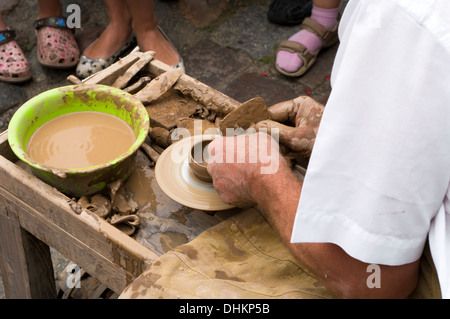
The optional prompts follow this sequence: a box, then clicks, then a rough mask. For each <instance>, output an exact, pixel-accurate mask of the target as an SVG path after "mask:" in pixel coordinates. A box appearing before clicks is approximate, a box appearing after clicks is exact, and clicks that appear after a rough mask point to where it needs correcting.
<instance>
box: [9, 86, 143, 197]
mask: <svg viewBox="0 0 450 319" xmlns="http://www.w3.org/2000/svg"><path fill="white" fill-rule="evenodd" d="M83 111H96V112H103V113H107V114H111V115H115V116H117V117H119V118H121V119H122V120H124V121H125V122H127V123H128V124H129V125H130V126H131V127H132V129H133V131H134V133H135V135H136V142H135V143H134V144H133V145H132V146H131V147H130V149H129V150H128V151H127V152H125V153H123V154H121V155H120V156H119V157H117V158H115V159H113V160H111V161H109V162H107V163H104V164H101V165H96V166H92V167H88V168H83V169H57V168H52V167H46V166H44V165H41V164H40V163H37V162H35V161H34V160H33V159H31V158H30V156H28V155H27V153H26V149H27V144H28V141H29V139H30V137H31V135H32V134H33V133H34V132H35V131H36V130H37V129H38V128H39V127H40V126H41V125H43V124H44V123H46V122H48V121H50V120H52V119H54V118H56V117H58V116H61V115H65V114H69V113H74V112H83ZM149 126H150V121H149V117H148V113H147V110H146V109H145V107H144V105H143V104H142V103H141V102H140V101H139V100H138V99H136V98H135V97H134V96H132V95H131V94H129V93H126V92H124V91H122V90H119V89H116V88H113V87H110V86H106V85H88V84H81V85H71V86H64V87H60V88H55V89H52V90H49V91H46V92H43V93H41V94H39V95H37V96H35V97H34V98H32V99H30V100H29V101H27V102H26V103H25V104H23V105H22V106H21V107H20V108H19V109H18V110H17V112H16V113H15V114H14V115H13V117H12V119H11V121H10V123H9V126H8V142H9V145H10V146H11V149H12V150H13V152H14V153H15V154H16V156H17V157H18V158H19V159H21V160H22V161H24V162H25V163H27V164H28V165H29V166H30V168H31V171H32V173H33V174H34V175H35V176H37V177H38V178H39V179H41V180H43V181H44V182H46V183H48V184H49V185H51V186H53V187H55V188H57V189H58V190H60V191H61V192H62V193H64V194H66V195H69V196H75V197H78V196H82V195H92V194H95V193H97V192H100V191H101V190H103V188H104V187H105V186H106V185H107V184H109V183H111V182H113V181H115V180H118V179H123V180H126V179H127V178H128V176H129V175H130V174H131V171H132V170H133V167H134V162H135V156H136V153H137V150H138V149H139V147H140V146H141V145H142V143H143V142H144V140H145V138H146V137H147V134H148V131H149Z"/></svg>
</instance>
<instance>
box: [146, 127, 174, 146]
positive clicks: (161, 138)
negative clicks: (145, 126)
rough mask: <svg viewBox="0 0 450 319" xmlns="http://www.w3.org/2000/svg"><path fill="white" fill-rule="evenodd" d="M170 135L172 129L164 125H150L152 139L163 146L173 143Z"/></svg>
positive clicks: (149, 134)
mask: <svg viewBox="0 0 450 319" xmlns="http://www.w3.org/2000/svg"><path fill="white" fill-rule="evenodd" d="M170 135H171V134H170V131H169V130H167V129H165V128H163V127H150V129H149V131H148V136H149V137H150V140H151V141H152V142H153V143H155V144H157V145H159V146H161V147H162V148H166V147H168V146H169V145H171V144H172V138H171V137H170Z"/></svg>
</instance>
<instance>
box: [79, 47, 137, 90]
mask: <svg viewBox="0 0 450 319" xmlns="http://www.w3.org/2000/svg"><path fill="white" fill-rule="evenodd" d="M142 55H143V53H142V52H132V53H130V54H129V55H127V56H125V57H124V58H122V59H120V60H119V61H117V62H116V63H114V64H113V65H111V66H109V67H108V68H106V69H104V70H102V71H99V72H97V73H95V74H94V75H92V76H90V77H88V78H86V79H84V80H83V83H86V84H104V85H112V84H113V83H114V81H115V80H116V79H117V77H119V76H121V75H123V74H124V73H125V72H126V71H127V70H128V68H129V67H130V66H132V65H133V64H134V63H135V62H136V61H138V60H139V59H140V58H141V56H142Z"/></svg>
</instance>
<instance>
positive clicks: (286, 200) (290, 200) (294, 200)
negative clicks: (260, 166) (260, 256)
mask: <svg viewBox="0 0 450 319" xmlns="http://www.w3.org/2000/svg"><path fill="white" fill-rule="evenodd" d="M301 189H302V183H301V181H300V180H299V179H298V178H297V176H296V175H295V174H294V173H293V172H292V171H291V170H290V169H289V168H287V169H285V168H284V167H282V168H280V171H279V172H277V173H276V174H274V175H271V174H267V175H261V177H260V179H259V180H258V181H255V182H254V185H252V192H253V194H254V198H255V199H256V202H257V205H258V207H260V208H261V210H262V211H263V212H264V215H265V216H266V218H267V219H268V220H269V222H270V223H271V224H272V225H273V226H274V227H275V228H276V230H277V231H278V232H279V233H280V235H281V237H282V238H283V241H285V243H289V242H290V237H291V232H292V226H293V224H294V219H295V214H296V211H297V205H298V201H299V198H300V193H301Z"/></svg>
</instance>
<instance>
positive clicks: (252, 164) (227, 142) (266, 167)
mask: <svg viewBox="0 0 450 319" xmlns="http://www.w3.org/2000/svg"><path fill="white" fill-rule="evenodd" d="M208 152H209V161H208V173H209V174H210V175H211V177H212V178H213V184H214V188H215V189H216V190H217V192H218V194H219V197H220V198H221V200H222V201H223V202H225V203H227V204H232V205H235V206H240V207H244V206H252V205H255V204H257V203H258V193H259V191H260V190H259V188H260V187H264V184H265V183H271V182H272V181H273V182H275V181H274V180H276V179H277V176H279V173H280V172H286V170H287V171H289V168H288V166H287V163H286V161H285V160H284V158H283V157H282V156H281V154H280V152H279V145H278V143H277V142H276V141H275V140H274V139H272V138H271V137H270V136H269V135H267V134H264V133H255V134H249V135H239V136H234V137H221V138H217V139H215V140H214V141H213V142H211V143H210V144H209V146H208Z"/></svg>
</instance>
